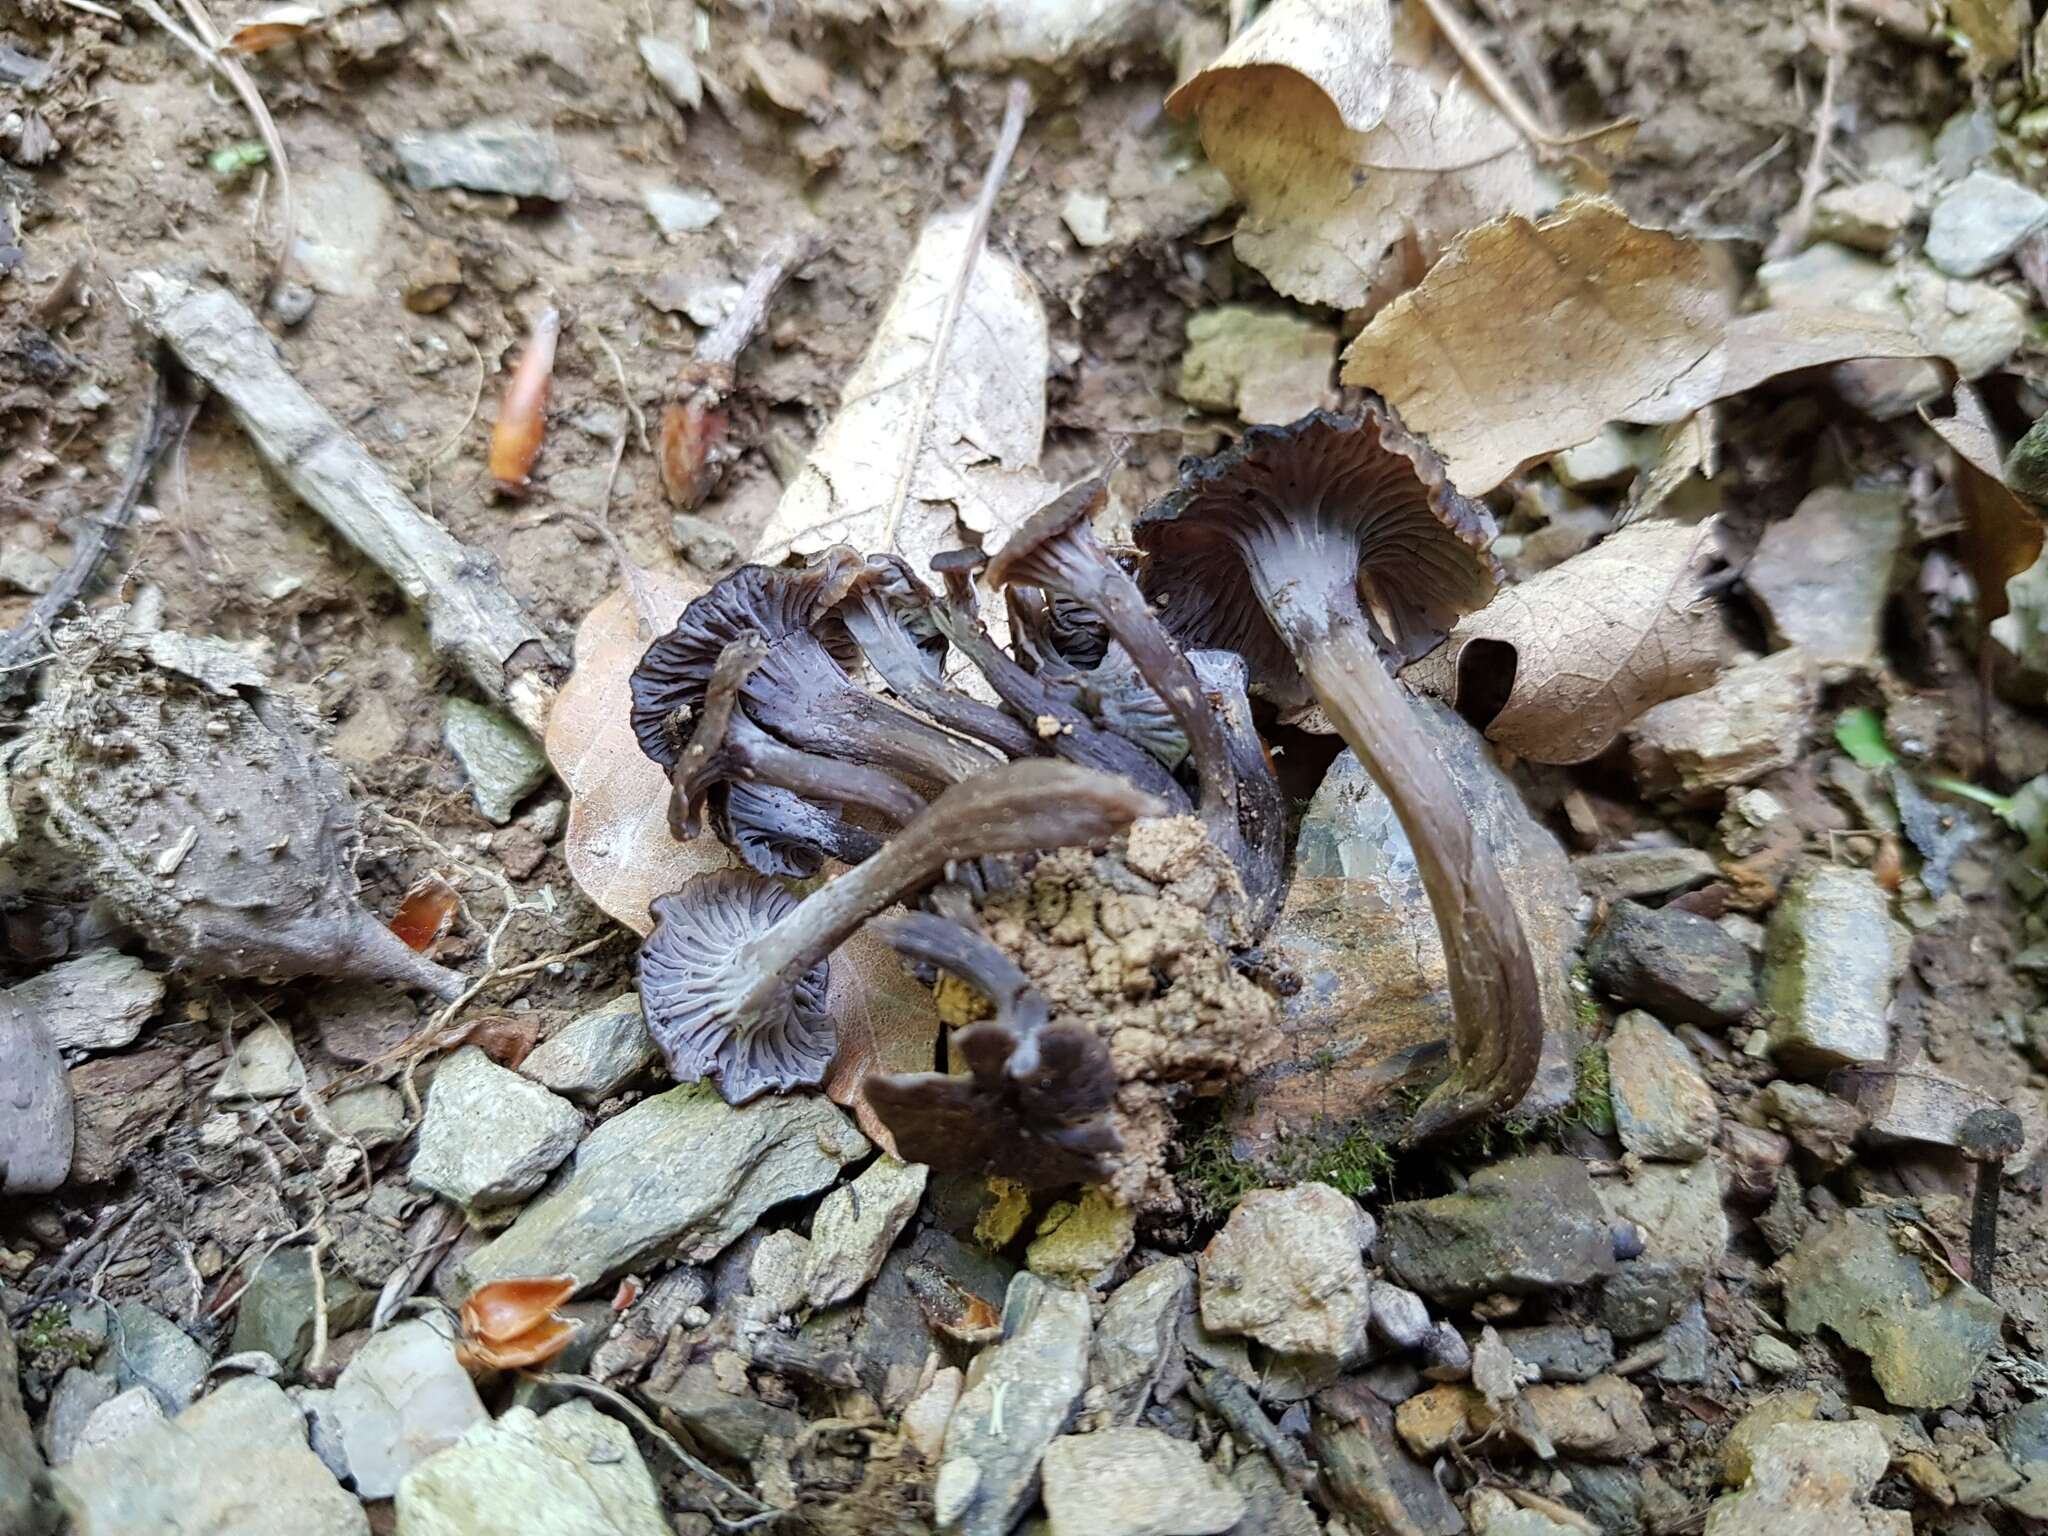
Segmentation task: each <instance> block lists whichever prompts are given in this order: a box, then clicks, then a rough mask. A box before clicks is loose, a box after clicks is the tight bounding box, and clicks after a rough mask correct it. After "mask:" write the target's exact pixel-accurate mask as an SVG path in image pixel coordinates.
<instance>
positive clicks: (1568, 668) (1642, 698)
mask: <svg viewBox="0 0 2048 1536" xmlns="http://www.w3.org/2000/svg"><path fill="white" fill-rule="evenodd" d="M1713 554H1714V523H1713V522H1712V521H1711V520H1710V521H1708V522H1704V523H1700V524H1697V525H1692V526H1688V525H1686V524H1682V523H1674V522H1668V521H1662V520H1652V521H1649V522H1642V523H1637V524H1635V525H1633V526H1632V527H1628V528H1623V529H1621V530H1620V531H1619V532H1617V533H1614V534H1611V535H1609V537H1608V538H1606V539H1605V540H1603V541H1602V542H1601V543H1599V544H1596V545H1595V546H1594V547H1593V548H1591V549H1589V550H1587V551H1586V552H1585V553H1584V554H1580V555H1574V556H1573V557H1572V558H1571V559H1569V560H1567V561H1565V562H1564V563H1563V564H1562V565H1558V566H1555V567H1553V568H1552V569H1550V570H1547V571H1545V572H1543V573H1542V574H1541V575H1540V576H1536V577H1533V578H1531V579H1530V580H1528V581H1525V582H1522V583H1520V584H1519V585H1517V586H1512V587H1508V588H1506V589H1505V590H1503V591H1502V592H1501V593H1500V595H1499V596H1497V597H1496V598H1494V600H1493V601H1492V602H1491V603H1488V604H1487V605H1486V606H1485V607H1484V608H1482V609H1480V610H1479V612H1477V613H1474V614H1470V615H1468V616H1467V617H1465V618H1464V619H1462V620H1461V621H1460V622H1459V623H1458V625H1457V627H1456V628H1455V629H1453V630H1452V631H1451V634H1450V638H1449V639H1448V640H1446V641H1445V642H1444V644H1443V645H1442V646H1441V647H1439V648H1438V649H1437V650H1436V651H1434V652H1432V653H1431V654H1430V655H1429V656H1427V657H1425V658H1424V659H1423V660H1422V661H1421V662H1418V663H1417V664H1416V665H1415V666H1413V667H1410V668H1409V669H1408V670H1407V672H1406V673H1405V674H1404V675H1405V676H1406V677H1408V678H1409V679H1410V680H1412V681H1414V682H1415V683H1416V684H1417V686H1419V687H1423V688H1426V689H1428V690H1429V691H1430V692H1432V693H1441V694H1444V695H1445V696H1447V697H1449V698H1450V699H1451V701H1452V703H1453V704H1454V705H1456V706H1457V708H1458V709H1459V710H1460V711H1461V712H1462V713H1465V714H1467V715H1473V714H1475V713H1477V714H1479V715H1481V716H1483V715H1484V714H1485V713H1486V712H1487V710H1488V708H1490V707H1491V706H1492V705H1494V704H1496V703H1497V704H1498V706H1499V707H1498V709H1497V710H1496V711H1494V712H1493V714H1492V718H1491V719H1490V720H1485V721H1484V729H1485V731H1486V736H1487V739H1488V740H1489V741H1496V742H1499V743H1500V744H1501V745H1502V746H1504V747H1506V748H1508V749H1509V750H1510V751H1512V752H1517V753H1519V754H1521V755H1522V756H1523V757H1527V758H1532V759H1534V760H1535V761H1537V762H1539V763H1583V762H1585V761H1586V760H1587V759H1589V758H1593V757H1597V756H1599V755H1600V753H1601V752H1603V751H1604V750H1606V748H1607V746H1608V744H1609V743H1611V742H1612V741H1613V740H1614V738H1615V737H1617V736H1618V735H1620V734H1621V732H1622V731H1623V730H1624V729H1625V728H1626V727H1627V726H1628V724H1629V723H1630V722H1631V721H1633V720H1634V719H1635V718H1636V716H1638V715H1640V714H1641V713H1642V712H1643V711H1644V710H1646V709H1648V708H1650V706H1652V705H1653V704H1661V703H1663V702H1664V701H1665V700H1666V699H1674V698H1677V697H1679V696H1680V695H1682V694H1687V693H1693V692H1696V691H1697V690H1699V689H1701V688H1704V687H1706V686H1707V684H1709V683H1711V682H1712V681H1713V680H1714V674H1715V673H1716V672H1718V671H1719V670H1720V667H1721V663H1722V661H1723V659H1724V657H1725V656H1726V654H1727V644H1728V640H1727V635H1726V633H1725V631H1724V630H1723V629H1722V627H1721V620H1720V616H1719V614H1718V612H1717V611H1716V609H1715V607H1714V604H1713V602H1712V600H1711V599H1709V598H1707V597H1705V596H1703V595H1702V594H1701V592H1700V582H1699V578H1700V576H1701V574H1702V572H1703V571H1704V568H1705V566H1706V564H1707V562H1708V561H1709V560H1710V559H1711V558H1712V557H1713Z"/></svg>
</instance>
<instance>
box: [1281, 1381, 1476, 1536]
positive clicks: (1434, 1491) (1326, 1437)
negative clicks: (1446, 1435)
mask: <svg viewBox="0 0 2048 1536" xmlns="http://www.w3.org/2000/svg"><path fill="white" fill-rule="evenodd" d="M1309 1445H1310V1448H1311V1449H1312V1450H1313V1451H1314V1453H1315V1457H1316V1461H1317V1463H1318V1464H1319V1466H1320V1467H1321V1471H1322V1485H1323V1487H1324V1489H1325V1490H1326V1492H1327V1496H1328V1497H1329V1498H1330V1499H1331V1500H1332V1502H1333V1503H1334V1504H1335V1506H1336V1508H1337V1510H1338V1511H1340V1512H1341V1513H1342V1514H1344V1515H1345V1516H1346V1517H1347V1520H1348V1521H1349V1522H1350V1523H1352V1524H1354V1525H1355V1526H1357V1527H1358V1528H1360V1529H1363V1530H1368V1531H1398V1532H1401V1533H1402V1536H1461V1533H1462V1532H1463V1531H1464V1529H1465V1522H1464V1519H1463V1517H1461V1516H1460V1515H1459V1513H1458V1506H1457V1505H1455V1504H1453V1503H1452V1502H1451V1498H1450V1495H1449V1494H1447V1493H1445V1492H1444V1490H1443V1488H1442V1486H1441V1485H1440V1484H1439V1483H1438V1482H1437V1480H1436V1477H1435V1476H1434V1474H1433V1473H1432V1472H1431V1471H1430V1469H1429V1468H1428V1467H1427V1466H1425V1465H1423V1464H1422V1463H1421V1462H1419V1461H1417V1460H1416V1459H1415V1458H1414V1457H1413V1456H1411V1455H1409V1454H1408V1451H1407V1448H1406V1447H1404V1446H1403V1445H1402V1444H1401V1442H1400V1440H1399V1439H1398V1438H1397V1437H1396V1436H1395V1434H1394V1415H1393V1410H1392V1409H1390V1408H1388V1407H1387V1405H1386V1404H1385V1403H1383V1402H1381V1401H1380V1400H1379V1399H1378V1398H1377V1397H1375V1396H1373V1394H1372V1393H1371V1392H1369V1391H1367V1390H1366V1389H1365V1388H1364V1387H1362V1386H1360V1385H1358V1384H1357V1383H1356V1382H1354V1381H1346V1382H1343V1383H1342V1384H1340V1385H1338V1386H1335V1387H1332V1388H1331V1389H1330V1390H1329V1391H1327V1392H1323V1393H1321V1394H1319V1395H1318V1396H1317V1398H1316V1402H1315V1413H1314V1416H1313V1418H1312V1420H1311V1423H1310V1440H1309Z"/></svg>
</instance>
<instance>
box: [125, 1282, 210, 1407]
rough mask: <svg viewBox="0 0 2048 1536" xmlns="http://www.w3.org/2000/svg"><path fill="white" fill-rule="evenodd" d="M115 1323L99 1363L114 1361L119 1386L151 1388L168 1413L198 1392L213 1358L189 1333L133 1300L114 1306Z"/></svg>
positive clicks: (183, 1405)
mask: <svg viewBox="0 0 2048 1536" xmlns="http://www.w3.org/2000/svg"><path fill="white" fill-rule="evenodd" d="M114 1322H115V1325H116V1326H115V1328H114V1331H113V1336H112V1342H111V1343H110V1344H109V1345H108V1348H107V1352H106V1355H105V1357H104V1358H103V1359H102V1361H101V1365H102V1367H103V1368H104V1367H105V1366H106V1365H108V1364H111V1365H112V1366H113V1368H114V1381H115V1383H116V1385H118V1386H119V1387H120V1388H121V1389H122V1390H123V1391H126V1390H127V1389H128V1388H130V1387H147V1388H149V1390H150V1392H151V1393H152V1394H153V1395H154V1396H155V1398H156V1400H157V1402H158V1403H160V1404H161V1405H162V1406H163V1410H164V1412H166V1413H177V1412H180V1411H181V1410H182V1409H184V1407H185V1406H186V1405H187V1404H188V1403H190V1402H191V1401H192V1399H193V1398H195V1397H197V1396H198V1395H199V1388H200V1386H201V1384H203V1383H204V1382H205V1380H206V1369H207V1366H208V1365H209V1364H210V1362H209V1361H208V1359H207V1357H206V1351H205V1350H203V1349H201V1348H200V1347H199V1345H198V1344H197V1343H195V1342H194V1341H193V1339H192V1336H191V1335H190V1334H188V1333H186V1332H185V1330H184V1329H182V1328H180V1327H179V1326H178V1325H177V1324H176V1323H174V1322H172V1321H171V1320H170V1319H169V1318H166V1317H163V1316H160V1315H159V1314H157V1313H155V1312H152V1311H150V1309H149V1308H148V1307H145V1306H143V1305H142V1304H141V1303H140V1302H134V1301H124V1302H123V1303H121V1305H120V1306H118V1307H116V1308H115V1309H114Z"/></svg>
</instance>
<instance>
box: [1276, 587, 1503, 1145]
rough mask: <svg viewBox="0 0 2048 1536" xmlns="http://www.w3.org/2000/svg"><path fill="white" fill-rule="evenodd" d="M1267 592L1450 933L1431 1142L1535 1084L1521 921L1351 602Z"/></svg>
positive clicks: (1440, 924) (1419, 1119)
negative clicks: (1299, 600)
mask: <svg viewBox="0 0 2048 1536" xmlns="http://www.w3.org/2000/svg"><path fill="white" fill-rule="evenodd" d="M1255 569H1256V567H1255ZM1261 595H1262V596H1263V597H1264V598H1265V599H1266V603H1267V611H1268V612H1269V613H1271V614H1272V616H1273V619H1274V621H1275V623H1276V624H1277V625H1278V627H1279V629H1280V632H1281V633H1282V634H1283V635H1284V636H1286V638H1287V640H1288V643H1289V645H1290V646H1291V647H1292V649H1293V651H1294V654H1295V656H1296V657H1297V658H1299V660H1300V663H1301V670H1302V673H1303V675H1304V676H1305V677H1306V678H1307V679H1308V685H1309V688H1310V690H1311V691H1312V692H1313V693H1314V694H1315V696H1316V699H1317V701H1318V702H1319V703H1320V704H1321V705H1322V706H1323V708H1324V710H1325V711H1326V712H1327V713H1328V714H1329V716H1330V718H1331V720H1332V721H1334V722H1335V723H1336V726H1337V730H1338V732H1339V733H1340V734H1341V735H1342V736H1343V737H1344V739H1345V741H1347V742H1349V743H1350V745H1351V749H1352V750H1353V751H1354V752H1356V753H1357V754H1358V757H1359V761H1361V762H1362V763H1364V764H1365V769H1366V772H1368V773H1370V774H1371V775H1372V778H1373V782H1374V783H1375V784H1377V785H1379V787H1380V791H1381V793H1383V794H1384V795H1385V796H1386V797H1387V800H1388V802H1389V804H1391V805H1392V807H1393V810H1394V815H1395V817H1396V818H1397V819H1398V820H1399V821H1400V823H1401V830H1402V831H1403V832H1405V833H1406V834H1407V835H1408V842H1409V846H1410V847H1411V848H1413V849H1414V851H1415V863H1416V867H1417V868H1418V869H1419V870H1420V872H1421V874H1422V885H1423V889H1424V890H1425V891H1426V892H1427V893H1428V895H1429V904H1430V908H1431V911H1432V912H1433V913H1434V915H1435V917H1436V929H1437V933H1438V935H1439V936H1440V937H1441V938H1442V940H1443V946H1444V964H1445V967H1446V969H1447V970H1448V972H1449V974H1450V987H1451V1011H1452V1015H1453V1018H1454V1021H1455V1022H1454V1025H1453V1033H1452V1038H1451V1058H1452V1065H1451V1075H1450V1077H1449V1078H1447V1079H1446V1080H1445V1081H1444V1082H1443V1083H1441V1084H1439V1085H1438V1087H1437V1088H1436V1090H1435V1091H1434V1092H1433V1093H1431V1094H1430V1096H1429V1097H1428V1098H1427V1099H1425V1100H1424V1101H1423V1103H1422V1105H1421V1107H1420V1108H1419V1109H1418V1110H1417V1111H1416V1112H1415V1118H1414V1119H1413V1121H1412V1122H1410V1125H1409V1135H1410V1136H1411V1137H1412V1138H1413V1139H1415V1140H1417V1141H1420V1140H1424V1139H1426V1138H1428V1137H1432V1136H1439V1135H1442V1134H1443V1133H1445V1132H1446V1131H1450V1130H1454V1129H1456V1128H1458V1127H1460V1126H1463V1125H1469V1124H1471V1123H1472V1122H1473V1121H1475V1120H1479V1119H1482V1118H1484V1117H1486V1116H1488V1115H1491V1114H1496V1113H1498V1112H1500V1111H1502V1110H1505V1109H1507V1108H1509V1107H1510V1106H1512V1105H1513V1104H1515V1103H1516V1102H1517V1101H1519V1100H1520V1099H1521V1097H1522V1095H1523V1094H1525V1093H1527V1092H1528V1091H1529V1085H1530V1084H1531V1083H1532V1082H1533V1081H1535V1078H1536V1067H1537V1063H1538V1061H1539V1059H1540V1058H1541V1056H1542V1053H1543V1014H1542V1002H1541V995H1540V993H1539V990H1538V988H1537V984H1536V968H1535V966H1534V964H1533V963H1532V962H1531V960H1530V958H1529V946H1528V943H1527V941H1526V940H1525V939H1524V938H1523V936H1522V923H1521V919H1520V918H1519V917H1518V916H1517V915H1516V913H1515V909H1514V905H1513V903H1511V902H1510V901H1509V900H1508V893H1507V887H1506V886H1505V885H1503V884H1502V883H1501V878H1500V871H1499V870H1498V869H1497V868H1496V867H1495V866H1494V862H1493V856H1492V854H1491V853H1489V852H1488V851H1487V849H1486V846H1485V845H1484V844H1483V843H1482V842H1480V841H1479V839H1478V838H1477V836H1476V835H1475V834H1474V831H1473V827H1472V821H1471V818H1470V817H1469V816H1468V815H1467V814H1466V812H1465V808H1464V804H1463V802H1462V801H1461V800H1460V799H1459V798H1458V790H1457V786H1456V785H1455V784H1454V783H1453V782H1452V780H1451V776H1450V774H1449V773H1448V772H1447V771H1446V770H1445V768H1444V765H1443V764H1442V763H1441V762H1440V761H1439V760H1438V759H1437V755H1436V753H1435V752H1434V751H1433V750H1432V749H1431V747H1430V744H1429V741H1428V738H1426V737H1425V736H1424V735H1423V734H1422V732H1421V730H1420V729H1418V728H1417V726H1416V724H1415V720H1414V717H1413V716H1412V715H1411V714H1410V713H1409V708H1408V701H1407V699H1406V697H1405V696H1404V695H1403V694H1402V691H1401V688H1400V685H1399V684H1397V683H1396V682H1395V681H1394V679H1393V678H1392V677H1391V676H1389V675H1388V672H1387V669H1386V667H1385V666H1384V665H1383V664H1382V663H1381V661H1380V657H1379V650H1378V648H1377V647H1376V646H1375V645H1374V644H1373V640H1372V636H1371V634H1370V633H1369V631H1368V630H1367V628H1366V625H1365V620H1364V616H1363V615H1362V614H1361V613H1359V612H1357V610H1356V604H1355V602H1354V603H1352V604H1349V605H1348V606H1350V607H1351V608H1352V610H1353V611H1352V612H1350V613H1345V612H1343V611H1341V607H1340V605H1338V604H1336V603H1332V604H1331V605H1330V606H1331V608H1332V609H1333V610H1336V611H1332V612H1330V613H1329V615H1328V617H1327V619H1322V618H1321V616H1320V615H1312V614H1311V613H1309V612H1307V611H1306V609H1307V605H1301V606H1297V605H1295V604H1294V603H1293V602H1292V601H1291V600H1290V598H1289V595H1288V594H1287V592H1285V591H1270V592H1264V593H1262V594H1261ZM1319 620H1321V621H1320V622H1319Z"/></svg>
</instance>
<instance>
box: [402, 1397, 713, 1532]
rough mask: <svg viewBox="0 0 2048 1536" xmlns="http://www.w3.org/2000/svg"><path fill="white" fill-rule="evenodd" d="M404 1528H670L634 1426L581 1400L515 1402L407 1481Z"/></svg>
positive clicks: (410, 1474)
mask: <svg viewBox="0 0 2048 1536" xmlns="http://www.w3.org/2000/svg"><path fill="white" fill-rule="evenodd" d="M397 1511H398V1536H534V1533H536V1532H546V1533H547V1536H671V1531H672V1529H673V1528H672V1527H671V1526H670V1525H669V1523H668V1518H667V1516H666V1515H665V1514H664V1513H663V1512H662V1504H661V1495H660V1492H659V1491H658V1490H657V1489H656V1487H655V1484H654V1477H653V1475H652V1474H651V1473H650V1472H649V1471H648V1470H647V1464H646V1463H645V1462H644V1461H642V1460H641V1459H640V1448H639V1447H638V1446H637V1445H636V1444H634V1442H633V1431H632V1430H631V1429H630V1428H628V1427H627V1426H626V1425H625V1424H622V1423H620V1422H619V1421H618V1420H616V1419H613V1418H608V1417H607V1416H606V1415H604V1414H603V1413H600V1412H599V1411H598V1410H597V1408H595V1407H594V1406H593V1405H591V1404H590V1403H589V1402H587V1401H585V1400H584V1399H582V1398H576V1399H573V1400H571V1401H569V1402H566V1403H564V1404H562V1406H561V1407H559V1408H556V1409H554V1410H552V1411H551V1412H549V1413H547V1414H545V1415H539V1414H536V1413H534V1411H533V1410H532V1409H531V1408H511V1409H508V1410H506V1412H505V1414H504V1416H503V1417H502V1418H500V1419H498V1420H497V1422H495V1423H488V1422H487V1423H482V1424H479V1425H477V1426H476V1427H475V1428H474V1429H472V1430H471V1431H470V1432H469V1433H468V1434H466V1435H464V1436H463V1437H462V1440H461V1441H460V1443H458V1444H456V1445H453V1446H450V1447H449V1448H448V1449H447V1450H444V1451H442V1452H441V1453H440V1454H439V1455H437V1456H434V1457H432V1458H431V1459H429V1460H427V1461H424V1462H422V1463H420V1464H419V1465H418V1466H416V1467H414V1468H413V1469H412V1471H410V1472H408V1473H407V1474H406V1476H405V1480H404V1481H403V1482H401V1483H400V1484H399V1485H398V1505H397Z"/></svg>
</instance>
